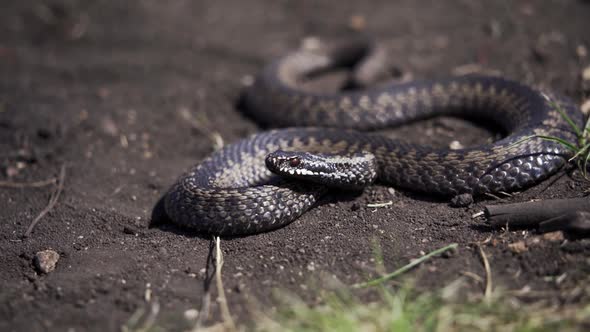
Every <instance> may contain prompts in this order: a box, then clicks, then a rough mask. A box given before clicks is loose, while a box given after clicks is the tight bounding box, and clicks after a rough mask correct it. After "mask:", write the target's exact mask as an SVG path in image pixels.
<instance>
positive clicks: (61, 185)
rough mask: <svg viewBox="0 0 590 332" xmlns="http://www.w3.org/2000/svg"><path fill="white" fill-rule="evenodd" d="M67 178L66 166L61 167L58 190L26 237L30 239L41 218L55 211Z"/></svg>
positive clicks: (28, 229) (30, 227)
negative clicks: (54, 208) (52, 210)
mask: <svg viewBox="0 0 590 332" xmlns="http://www.w3.org/2000/svg"><path fill="white" fill-rule="evenodd" d="M65 178H66V165H65V164H64V165H62V166H61V170H60V172H59V177H58V180H57V188H56V189H55V191H54V192H53V193H52V194H51V197H50V198H49V203H48V204H47V206H46V207H45V208H44V209H43V210H41V212H40V213H39V214H38V215H37V217H35V219H33V221H32V222H31V224H30V225H29V228H27V231H26V232H25V234H24V237H29V236H30V235H31V232H33V229H35V226H37V224H38V223H39V221H40V220H41V218H43V217H44V216H45V215H46V214H47V213H48V212H49V211H51V209H53V207H54V206H55V204H56V203H57V200H58V199H59V195H61V192H62V190H63V188H64V181H65Z"/></svg>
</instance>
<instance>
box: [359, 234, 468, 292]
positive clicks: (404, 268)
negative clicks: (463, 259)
mask: <svg viewBox="0 0 590 332" xmlns="http://www.w3.org/2000/svg"><path fill="white" fill-rule="evenodd" d="M457 247H458V244H457V243H452V244H449V245H448V246H446V247H442V248H440V249H437V250H435V251H432V252H429V253H428V254H426V255H424V256H422V257H420V258H418V259H415V260H413V261H411V262H410V263H409V264H407V265H404V266H402V267H401V268H399V269H397V270H395V271H393V272H391V273H389V274H386V275H384V276H382V277H380V278H377V279H373V280H370V281H367V282H362V283H358V284H354V285H352V288H365V287H370V286H375V285H379V284H381V283H382V282H385V281H387V280H390V279H393V278H395V277H397V276H399V275H401V274H403V273H405V272H407V271H409V270H410V269H412V268H413V267H415V266H417V265H419V264H421V263H422V262H424V261H426V260H428V259H429V258H431V257H434V256H436V255H440V254H442V253H443V252H445V251H447V250H450V249H454V248H457Z"/></svg>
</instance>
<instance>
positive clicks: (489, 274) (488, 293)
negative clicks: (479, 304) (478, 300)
mask: <svg viewBox="0 0 590 332" xmlns="http://www.w3.org/2000/svg"><path fill="white" fill-rule="evenodd" d="M477 247H478V248H479V254H480V255H481V260H482V261H483V267H484V269H485V271H486V288H485V291H484V297H485V299H486V301H490V300H491V298H492V270H491V269H490V262H489V261H488V257H487V256H486V254H485V252H484V251H483V248H482V247H481V244H478V245H477Z"/></svg>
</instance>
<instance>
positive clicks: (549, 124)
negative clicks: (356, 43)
mask: <svg viewBox="0 0 590 332" xmlns="http://www.w3.org/2000/svg"><path fill="white" fill-rule="evenodd" d="M337 53H338V52H336V53H334V54H336V55H334V54H331V53H328V54H312V53H309V52H305V51H301V52H296V53H293V54H291V55H288V56H286V57H285V58H282V59H280V60H278V61H276V62H274V63H273V64H271V65H270V66H268V67H267V68H265V69H264V70H263V72H262V74H261V75H260V76H259V77H258V78H257V80H256V81H255V83H254V85H253V86H252V87H250V88H249V89H248V90H247V91H246V96H245V105H246V107H247V109H248V112H250V113H251V114H252V115H253V116H254V117H256V118H257V119H260V121H261V122H262V123H266V124H272V125H278V126H299V127H295V128H288V129H279V130H272V131H266V132H262V133H259V134H255V135H253V136H251V137H249V138H246V139H244V140H240V141H238V142H236V143H233V144H230V145H228V146H226V147H224V148H223V149H221V150H219V151H217V152H215V153H214V154H213V155H211V156H210V157H209V158H207V159H206V160H204V161H203V162H202V163H201V164H200V165H198V166H196V167H194V168H193V169H192V170H191V171H189V172H188V173H186V174H184V175H183V176H181V177H180V179H179V180H178V181H177V182H176V183H175V184H174V185H173V186H172V188H171V189H170V191H169V192H168V194H167V195H166V197H165V201H164V203H165V209H166V212H167V213H168V215H169V216H170V217H171V219H172V220H173V221H174V222H176V223H178V224H180V225H182V226H186V227H190V228H194V229H196V230H198V231H199V232H202V233H208V234H217V235H245V234H253V233H259V232H264V231H269V230H272V229H276V228H279V227H282V226H284V225H286V224H288V223H290V222H292V221H293V220H295V219H296V218H298V217H299V216H301V215H302V214H303V213H305V211H307V210H308V209H309V208H311V207H312V206H313V205H314V204H315V203H316V202H317V200H318V199H319V198H320V197H321V196H322V195H323V194H324V193H325V192H326V191H327V187H326V186H325V185H323V184H318V183H314V182H313V179H312V181H301V180H300V179H297V177H298V176H295V178H294V179H289V178H283V177H280V176H278V175H276V174H274V173H272V172H271V171H270V170H269V169H268V168H267V165H270V166H271V169H272V168H273V167H275V169H273V170H274V171H275V172H277V173H281V172H280V171H279V170H278V168H276V167H278V166H279V165H280V164H283V162H281V163H278V164H274V161H273V160H269V154H270V157H272V156H273V154H274V156H278V155H280V154H282V153H290V152H297V153H301V152H310V153H314V154H315V153H319V154H325V155H327V156H338V155H343V156H355V155H363V154H365V155H369V154H370V155H372V156H374V162H375V164H376V168H375V169H376V177H377V181H379V182H382V183H385V184H388V185H391V186H395V187H400V188H406V189H409V190H414V191H421V192H426V193H429V194H433V195H443V196H447V197H453V196H455V195H458V194H471V195H474V196H477V195H482V194H485V193H497V192H512V191H516V190H521V189H524V188H527V187H530V186H532V185H534V184H536V183H539V182H540V181H542V180H543V179H545V178H547V177H549V176H550V175H551V174H554V173H555V172H556V171H557V170H559V169H560V168H561V167H562V166H563V165H565V164H566V162H567V159H569V158H570V157H571V155H572V154H571V152H570V151H568V150H567V149H565V148H564V147H563V146H561V145H559V144H557V143H554V142H551V141H547V140H544V139H541V138H538V137H536V136H538V135H546V136H554V137H558V138H561V139H564V140H567V141H574V142H575V140H576V137H575V135H574V133H573V132H572V130H571V128H570V127H569V125H568V124H567V123H566V121H565V120H564V119H563V117H562V116H561V115H560V113H559V112H558V111H557V110H556V106H558V107H560V108H561V109H562V110H563V111H564V112H566V113H567V114H568V115H569V116H570V117H571V118H572V120H573V121H574V122H575V123H576V124H577V125H578V126H582V123H583V116H582V113H581V112H580V111H579V110H578V108H577V107H576V106H575V105H574V104H573V103H571V102H570V101H569V100H567V99H565V98H562V97H558V96H555V95H552V94H549V93H547V92H541V91H538V90H536V89H533V88H531V87H528V86H525V85H522V84H520V83H517V82H514V81H510V80H506V79H503V78H499V77H485V76H464V77H454V78H448V79H440V80H435V81H416V82H410V83H404V84H399V85H390V86H380V87H379V88H374V89H369V90H361V91H348V92H341V93H334V94H316V93H311V92H307V91H302V90H301V89H299V88H298V87H297V82H298V81H300V80H301V77H303V76H306V75H308V74H309V73H310V71H317V70H321V69H322V68H324V69H325V68H331V67H333V66H336V65H338V59H342V58H346V57H342V56H339V55H337ZM357 53H358V52H357ZM361 53H362V52H361ZM436 115H456V116H462V117H471V118H478V119H487V120H490V121H493V122H494V123H495V124H497V125H499V126H500V127H502V128H503V129H504V130H505V132H506V133H507V136H506V137H505V138H503V139H501V140H499V141H497V142H494V143H491V144H484V145H480V146H475V147H469V148H466V149H460V150H449V149H434V148H432V147H428V146H421V145H416V144H411V143H407V142H404V141H400V140H392V139H388V138H386V137H383V136H379V135H374V134H370V133H362V132H358V131H354V130H346V129H339V128H336V127H344V128H358V129H376V128H385V127H390V126H396V125H400V124H402V123H405V122H407V121H412V120H417V119H422V118H426V117H431V116H436ZM302 126H305V127H302ZM307 126H322V127H324V128H317V127H307ZM325 127H334V128H325ZM279 150H281V151H282V152H277V151H279ZM306 158H307V156H306ZM305 160H307V159H303V158H302V159H300V160H299V163H300V164H302V163H304V162H305ZM289 163H291V161H289ZM292 163H293V164H297V162H292ZM355 165H356V164H355ZM299 166H300V165H294V166H290V167H295V168H296V167H299ZM312 178H313V176H312ZM370 182H372V180H371V181H369V183H370ZM320 183H321V182H320Z"/></svg>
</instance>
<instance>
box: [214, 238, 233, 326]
mask: <svg viewBox="0 0 590 332" xmlns="http://www.w3.org/2000/svg"><path fill="white" fill-rule="evenodd" d="M220 242H221V240H220V239H219V237H218V236H216V237H215V281H216V283H217V294H218V295H217V301H218V302H219V307H220V309H221V317H222V319H223V324H224V325H225V328H226V331H237V329H236V324H235V323H234V320H233V318H232V317H231V314H230V312H229V307H228V306H227V298H226V297H225V290H224V289H223V280H222V279H221V267H222V266H223V255H222V254H221V245H220Z"/></svg>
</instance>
